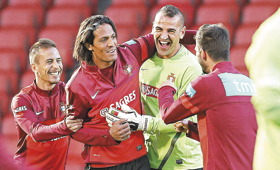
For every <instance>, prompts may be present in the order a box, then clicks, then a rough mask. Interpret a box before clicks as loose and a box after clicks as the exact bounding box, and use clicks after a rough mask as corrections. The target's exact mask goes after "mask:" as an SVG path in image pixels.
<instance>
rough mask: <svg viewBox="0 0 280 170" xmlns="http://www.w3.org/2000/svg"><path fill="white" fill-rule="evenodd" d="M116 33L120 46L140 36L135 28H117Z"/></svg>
mask: <svg viewBox="0 0 280 170" xmlns="http://www.w3.org/2000/svg"><path fill="white" fill-rule="evenodd" d="M117 33H118V38H117V40H118V44H122V43H124V42H126V41H128V40H130V39H132V38H138V37H139V36H140V32H139V29H138V27H137V26H135V27H124V26H119V27H118V28H117Z"/></svg>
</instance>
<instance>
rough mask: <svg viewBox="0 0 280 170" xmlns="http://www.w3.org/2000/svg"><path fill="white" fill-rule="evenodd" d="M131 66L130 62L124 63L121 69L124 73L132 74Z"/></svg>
mask: <svg viewBox="0 0 280 170" xmlns="http://www.w3.org/2000/svg"><path fill="white" fill-rule="evenodd" d="M132 69H133V68H132V66H131V65H130V64H126V65H125V66H124V67H123V71H124V72H125V73H126V74H129V76H131V75H132Z"/></svg>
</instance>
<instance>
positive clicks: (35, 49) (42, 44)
mask: <svg viewBox="0 0 280 170" xmlns="http://www.w3.org/2000/svg"><path fill="white" fill-rule="evenodd" d="M50 47H54V48H56V44H55V42H53V41H52V40H50V39H48V38H41V39H39V40H38V42H36V43H34V44H33V45H32V46H31V48H30V50H29V62H30V64H32V63H35V60H36V58H37V56H38V54H39V50H40V49H41V48H50Z"/></svg>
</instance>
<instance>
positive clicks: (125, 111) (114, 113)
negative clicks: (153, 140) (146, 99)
mask: <svg viewBox="0 0 280 170" xmlns="http://www.w3.org/2000/svg"><path fill="white" fill-rule="evenodd" d="M121 109H122V110H121V111H120V110H118V109H116V108H113V107H111V108H110V109H109V112H108V113H106V121H107V122H108V125H109V126H111V125H112V124H113V122H115V121H117V120H119V119H121V118H124V119H127V122H128V123H129V126H130V129H131V131H136V130H141V131H146V130H147V129H148V126H149V121H150V120H151V116H149V115H142V116H141V115H139V114H138V113H137V112H136V111H135V110H134V109H131V108H130V107H129V106H127V105H126V104H123V105H121Z"/></svg>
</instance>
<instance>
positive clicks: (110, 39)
mask: <svg viewBox="0 0 280 170" xmlns="http://www.w3.org/2000/svg"><path fill="white" fill-rule="evenodd" d="M115 41H116V40H114V39H112V38H109V39H108V46H115Z"/></svg>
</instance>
